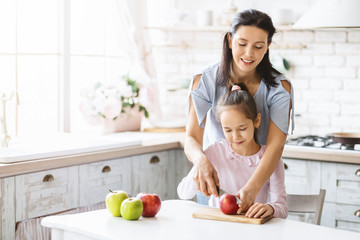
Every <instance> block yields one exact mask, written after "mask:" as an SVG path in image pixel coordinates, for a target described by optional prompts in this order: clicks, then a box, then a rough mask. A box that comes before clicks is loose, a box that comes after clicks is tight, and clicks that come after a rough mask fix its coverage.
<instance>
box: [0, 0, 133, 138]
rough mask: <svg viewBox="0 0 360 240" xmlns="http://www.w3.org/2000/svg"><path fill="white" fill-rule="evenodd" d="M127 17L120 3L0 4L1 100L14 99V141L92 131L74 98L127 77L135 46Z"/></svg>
mask: <svg viewBox="0 0 360 240" xmlns="http://www.w3.org/2000/svg"><path fill="white" fill-rule="evenodd" d="M126 11H127V3H126V0H73V1H71V0H12V1H1V2H0V32H1V35H2V37H1V38H0V94H1V96H3V94H5V96H6V97H7V98H8V97H10V96H11V95H12V98H11V99H10V100H9V101H8V102H7V103H6V120H7V128H8V132H9V134H10V135H11V136H12V137H13V136H16V135H18V136H31V135H34V134H39V133H55V132H58V131H72V132H82V131H93V130H94V127H93V126H89V125H88V124H87V123H86V122H85V121H84V119H83V116H82V114H81V112H80V109H79V103H80V92H81V90H82V89H83V88H85V87H88V86H92V85H93V84H95V83H96V82H102V81H107V80H112V79H114V78H118V77H120V76H121V75H123V74H126V73H127V71H128V69H129V67H130V65H131V62H132V57H133V54H132V52H131V49H132V48H131V44H134V42H132V39H131V38H129V31H130V30H131V29H129V28H130V27H131V25H129V24H128V23H127V22H126V19H124V13H128V12H126ZM1 96H0V97H1ZM2 110H3V109H2V107H0V113H2Z"/></svg>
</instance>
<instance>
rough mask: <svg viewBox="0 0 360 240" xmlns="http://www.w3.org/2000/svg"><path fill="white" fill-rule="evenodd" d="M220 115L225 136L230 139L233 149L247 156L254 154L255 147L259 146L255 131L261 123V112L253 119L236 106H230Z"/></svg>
mask: <svg viewBox="0 0 360 240" xmlns="http://www.w3.org/2000/svg"><path fill="white" fill-rule="evenodd" d="M219 117H220V123H221V125H222V128H223V131H224V135H225V138H226V139H227V140H228V141H229V143H230V145H231V147H232V149H233V150H234V151H235V152H237V153H239V154H241V155H245V156H246V155H252V154H254V153H253V150H254V147H256V146H257V144H256V143H255V140H254V131H255V128H258V127H259V125H260V114H258V116H257V118H256V119H255V121H253V120H251V119H249V118H247V117H246V116H245V114H244V113H242V112H240V111H239V110H237V109H236V108H235V107H230V108H229V109H226V110H224V111H223V112H222V113H221V114H220V116H219Z"/></svg>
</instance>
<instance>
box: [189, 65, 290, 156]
mask: <svg viewBox="0 0 360 240" xmlns="http://www.w3.org/2000/svg"><path fill="white" fill-rule="evenodd" d="M219 65H220V64H219V63H216V64H213V65H211V66H209V67H207V68H206V69H205V70H204V71H203V72H202V76H201V79H200V83H199V85H198V87H197V88H196V89H194V90H193V91H191V96H192V101H193V104H194V107H195V111H196V115H197V119H198V122H199V125H200V126H201V127H205V130H204V139H203V149H206V148H207V147H208V146H209V145H211V144H213V143H214V142H215V141H218V142H220V140H221V139H222V138H225V136H224V133H223V130H222V128H221V125H220V122H219V121H218V119H217V116H216V103H217V101H218V99H219V98H220V97H221V96H222V95H223V94H224V93H226V91H227V88H226V87H219V86H218V85H217V84H216V74H217V71H218V69H219ZM281 80H286V81H288V82H289V83H290V81H289V80H288V79H287V78H286V77H285V76H284V75H282V74H279V75H278V76H277V77H276V79H275V81H276V82H277V83H278V85H277V86H275V87H270V88H269V89H268V88H267V87H266V85H265V83H264V80H263V79H262V80H261V82H260V86H259V88H258V89H257V92H256V93H255V95H254V96H253V97H254V100H255V102H256V107H257V111H258V112H259V113H260V114H261V124H260V127H259V129H258V132H257V138H258V139H257V140H258V141H257V142H258V144H260V145H266V138H267V132H268V131H267V130H268V127H269V123H270V119H271V120H272V121H273V122H274V123H275V124H276V126H277V127H278V128H279V129H281V131H283V132H284V133H285V134H288V128H289V104H290V99H291V103H292V109H291V121H292V131H293V130H294V94H293V87H291V94H290V95H289V93H288V92H287V91H286V90H285V89H284V88H283V86H282V85H281ZM290 84H291V83H290ZM191 85H192V84H191ZM205 117H206V126H204V124H203V120H204V119H205Z"/></svg>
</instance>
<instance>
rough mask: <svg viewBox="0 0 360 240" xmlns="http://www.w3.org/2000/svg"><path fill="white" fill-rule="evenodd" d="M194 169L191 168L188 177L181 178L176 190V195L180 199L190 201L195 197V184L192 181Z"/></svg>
mask: <svg viewBox="0 0 360 240" xmlns="http://www.w3.org/2000/svg"><path fill="white" fill-rule="evenodd" d="M194 173H195V168H194V167H193V168H192V169H191V170H190V172H189V173H188V175H187V176H186V177H184V178H183V180H182V181H181V182H180V183H179V185H178V188H177V193H178V195H179V198H180V199H192V198H193V197H195V196H196V192H197V189H196V184H195V183H194V181H193V176H194Z"/></svg>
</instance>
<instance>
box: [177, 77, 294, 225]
mask: <svg viewBox="0 0 360 240" xmlns="http://www.w3.org/2000/svg"><path fill="white" fill-rule="evenodd" d="M245 89H246V88H245V86H244V85H242V84H241V86H238V85H234V86H233V87H232V90H231V91H229V92H227V93H226V94H225V95H223V96H222V97H221V98H220V99H219V102H218V104H217V106H216V112H217V116H218V118H219V121H220V123H221V126H222V130H223V132H224V135H225V138H226V139H222V140H221V141H220V142H215V144H213V145H210V146H209V147H208V148H207V149H206V150H205V154H206V156H207V157H208V159H209V160H210V162H211V163H212V164H213V166H214V168H215V169H216V171H217V173H218V177H219V181H220V188H221V189H222V190H223V191H225V192H227V193H230V194H234V195H239V190H240V189H241V188H242V187H243V186H244V185H245V184H246V183H247V181H248V180H249V179H250V177H251V176H252V175H253V173H254V172H255V170H256V167H257V165H258V164H259V161H260V159H261V157H262V155H263V154H264V152H265V146H264V145H258V144H257V143H256V130H257V129H258V128H259V126H260V121H261V120H260V119H261V116H260V113H257V110H256V104H255V101H254V99H253V97H252V96H251V95H250V93H249V92H248V91H246V90H245ZM194 173H195V170H194V168H193V169H192V170H191V171H190V173H189V174H188V175H187V176H186V177H185V178H184V179H183V180H182V181H181V183H180V184H179V186H178V194H179V197H180V198H182V199H191V198H193V197H194V196H195V195H196V192H197V188H196V185H195V183H194V181H193V177H194ZM217 201H218V198H217ZM209 204H210V205H212V206H216V205H218V203H216V200H215V201H214V195H212V197H211V198H210V200H209ZM269 215H273V216H274V217H280V218H286V217H287V207H286V192H285V184H284V164H283V162H282V160H280V161H279V162H278V164H277V166H276V167H275V171H274V173H273V174H272V175H271V176H270V179H269V180H268V181H267V182H266V183H265V185H264V186H263V187H262V189H261V190H260V192H259V194H258V195H257V197H256V200H255V203H254V204H253V205H252V206H251V207H250V208H249V210H248V211H247V212H246V214H245V216H247V217H255V218H258V217H261V218H264V217H267V216H269Z"/></svg>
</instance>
